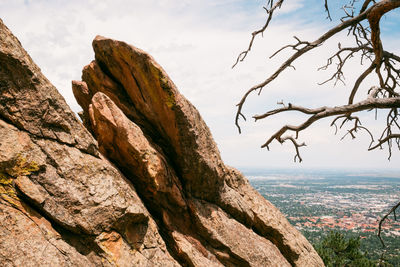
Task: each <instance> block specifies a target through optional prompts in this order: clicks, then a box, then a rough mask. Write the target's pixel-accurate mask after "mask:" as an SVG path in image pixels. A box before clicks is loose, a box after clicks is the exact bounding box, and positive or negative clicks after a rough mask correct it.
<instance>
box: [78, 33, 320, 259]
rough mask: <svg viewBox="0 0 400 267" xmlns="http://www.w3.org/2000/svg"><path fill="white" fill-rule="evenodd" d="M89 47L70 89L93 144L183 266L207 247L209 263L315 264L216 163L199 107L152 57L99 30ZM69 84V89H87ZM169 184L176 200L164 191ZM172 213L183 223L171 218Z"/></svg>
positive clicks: (307, 249)
mask: <svg viewBox="0 0 400 267" xmlns="http://www.w3.org/2000/svg"><path fill="white" fill-rule="evenodd" d="M93 48H94V51H95V58H96V60H95V61H93V62H92V63H90V64H89V65H88V66H86V67H85V68H84V69H83V75H82V79H83V81H84V82H85V83H86V85H87V88H88V91H89V92H90V93H89V94H85V91H84V90H82V92H77V93H76V94H75V95H77V96H78V101H79V102H80V103H83V104H82V108H83V110H84V113H86V116H87V117H89V118H90V121H91V127H92V128H93V129H94V133H95V137H96V139H97V140H98V142H99V146H100V150H101V151H102V153H103V154H104V155H105V156H106V157H108V158H110V159H111V160H112V161H113V162H114V163H115V164H116V165H117V166H118V167H119V168H120V170H122V171H123V172H124V174H125V175H126V176H127V177H128V178H129V179H130V180H131V181H132V183H133V184H134V185H135V187H136V188H137V189H138V190H139V192H140V197H141V198H142V199H143V201H144V202H145V203H146V205H147V207H148V208H149V211H150V213H151V214H153V215H154V216H155V217H156V218H157V219H156V221H157V223H158V226H159V227H160V228H161V229H164V231H162V232H164V233H165V235H164V239H165V240H166V241H167V245H168V246H169V247H170V248H171V249H172V250H171V251H173V254H174V255H175V256H177V257H178V259H179V260H180V261H181V262H184V263H185V264H189V265H198V264H199V262H201V261H202V260H203V262H204V264H205V262H206V261H204V259H202V260H200V259H201V258H202V257H201V256H199V255H203V256H205V257H208V258H210V256H209V255H210V253H211V254H212V255H213V257H211V258H210V259H212V260H211V262H212V264H221V263H222V264H224V265H232V266H235V265H243V266H246V265H251V266H259V265H260V263H261V262H263V263H264V264H265V265H266V266H268V265H270V266H274V264H278V265H282V266H284V265H285V264H286V265H287V264H291V265H296V266H323V263H322V261H321V259H320V258H319V256H318V255H317V254H316V252H315V250H314V249H313V247H312V246H311V245H310V244H309V243H308V241H307V240H306V239H305V238H304V237H303V236H302V235H301V234H300V233H299V232H298V231H297V230H296V229H294V228H293V227H292V226H291V225H290V224H289V222H288V221H287V220H286V218H285V217H284V216H283V215H282V214H281V213H280V212H279V211H278V210H277V209H276V208H275V207H274V206H273V205H272V204H271V203H269V202H268V201H267V200H265V198H263V197H262V196H261V195H260V194H258V193H257V192H256V191H255V190H254V189H253V188H252V187H251V186H250V185H249V183H248V181H247V180H246V178H244V177H243V175H242V174H241V173H240V172H238V171H237V170H235V169H233V168H230V167H227V166H225V165H224V163H223V162H222V160H221V157H220V154H219V151H218V149H217V147H216V144H215V142H214V141H213V139H212V136H211V134H210V131H209V129H208V127H207V126H206V124H205V123H204V121H203V120H202V119H201V117H200V115H199V113H198V111H197V110H196V109H195V108H194V107H193V106H192V105H191V104H190V102H189V101H187V100H186V99H185V98H184V97H183V96H182V95H181V94H180V93H179V92H178V90H177V89H176V87H175V85H174V84H173V82H172V81H171V80H170V79H169V78H168V76H167V74H166V73H165V71H164V70H163V69H162V68H161V67H160V66H159V65H158V64H157V63H156V62H155V61H154V59H153V58H152V57H151V56H150V55H148V54H146V53H145V52H143V51H142V50H140V49H137V48H135V47H133V46H130V45H128V44H126V43H124V42H120V41H116V40H111V39H107V38H105V37H101V36H97V37H96V38H95V40H94V41H93ZM80 83H81V82H73V85H74V84H76V85H78V84H80ZM76 85H74V87H75V90H77V91H79V88H81V87H82V88H85V87H84V86H76ZM88 97H91V101H92V102H91V104H88V103H89V101H88V100H89V99H88ZM143 144H145V146H143ZM144 147H145V148H144ZM138 159H141V161H142V162H141V163H140V162H139V163H138ZM139 165H142V167H138V166H139ZM155 166H157V167H155ZM143 167H145V168H144V171H143ZM151 170H155V172H153V173H157V174H153V175H152V174H151V173H152V171H151ZM146 172H147V173H146ZM146 177H150V178H146ZM156 177H163V178H156ZM164 177H169V178H164ZM155 181H157V182H155ZM156 184H157V186H155V185H156ZM139 188H140V189H139ZM177 190H182V192H183V193H182V194H181V195H182V197H178V198H177V197H176V196H178V195H179V194H175V193H172V192H177ZM174 195H175V197H174ZM178 199H182V200H183V201H178ZM178 203H179V204H178ZM199 203H200V204H199ZM202 203H204V204H202ZM184 205H186V208H184V207H183V206H184ZM174 209H177V210H179V213H181V214H182V215H181V217H183V218H186V217H188V218H190V219H185V220H183V221H182V220H179V219H177V215H176V213H174ZM205 210H207V211H210V210H212V211H213V213H215V214H216V216H215V218H213V219H211V220H210V218H207V216H204V211H205ZM186 211H188V213H189V214H187V213H186ZM228 218H229V219H228ZM226 221H229V223H226ZM177 225H179V227H176V226H177ZM233 225H234V226H233ZM226 229H229V230H230V231H225V230H226ZM245 229H253V230H252V231H248V232H246V231H247V230H245ZM253 231H254V232H253ZM243 233H245V235H247V236H248V238H250V240H251V241H249V242H250V243H251V242H254V243H252V244H253V245H252V247H253V248H254V247H257V248H263V249H261V251H263V252H261V251H260V250H257V249H253V250H251V249H250V250H249V249H248V245H247V243H249V242H247V243H243V242H236V241H237V240H236V241H235V239H234V238H235V237H236V238H237V239H239V240H240V239H241V238H242V239H241V240H245V238H244V236H243V235H242V234H243ZM194 240H197V242H195V241H194ZM188 246H189V247H188ZM261 254H263V256H261ZM263 257H264V258H263ZM216 260H217V261H218V262H219V263H218V262H216ZM209 264H211V263H210V262H209V263H207V265H209Z"/></svg>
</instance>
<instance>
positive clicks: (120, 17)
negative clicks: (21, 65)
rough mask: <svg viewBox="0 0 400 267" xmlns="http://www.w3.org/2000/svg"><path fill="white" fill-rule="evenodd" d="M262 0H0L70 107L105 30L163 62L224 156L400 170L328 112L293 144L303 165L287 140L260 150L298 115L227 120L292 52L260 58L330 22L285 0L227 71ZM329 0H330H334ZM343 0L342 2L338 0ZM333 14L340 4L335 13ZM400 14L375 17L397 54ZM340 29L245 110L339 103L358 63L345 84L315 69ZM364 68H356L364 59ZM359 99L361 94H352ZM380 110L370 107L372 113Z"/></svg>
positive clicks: (260, 17)
mask: <svg viewBox="0 0 400 267" xmlns="http://www.w3.org/2000/svg"><path fill="white" fill-rule="evenodd" d="M265 2H266V1H261V0H158V1H156V0H146V1H143V0H102V1H98V0H79V1H78V0H69V1H67V0H0V18H1V19H3V21H4V23H5V24H6V25H7V26H8V27H9V28H10V29H11V31H12V32H13V33H14V34H15V35H16V36H17V37H18V38H19V40H20V41H21V43H22V45H23V46H24V47H25V49H26V50H27V51H28V53H29V54H30V55H31V57H32V58H33V60H34V61H35V62H36V63H37V64H38V65H39V67H40V68H41V69H42V71H43V73H44V74H45V75H46V76H47V77H48V79H49V80H50V81H51V82H52V83H53V84H54V85H55V86H56V87H57V88H58V89H59V91H60V92H61V94H62V95H63V96H64V97H65V99H66V101H67V102H68V104H69V105H70V106H71V108H72V109H73V110H74V111H75V112H78V111H79V110H80V107H79V106H78V105H77V103H76V102H75V100H74V98H73V95H72V90H71V80H79V79H80V75H81V69H82V68H83V66H85V65H86V64H88V63H89V62H90V61H91V60H92V59H93V58H94V55H93V51H92V48H91V41H92V40H93V38H94V37H95V36H96V35H103V36H106V37H111V38H114V39H119V40H123V41H126V42H128V43H130V44H133V45H135V46H137V47H139V48H141V49H143V50H145V51H147V52H149V53H150V54H152V55H153V56H154V57H155V59H156V60H157V61H158V62H159V63H160V64H161V65H162V66H163V68H164V69H165V70H166V71H167V73H168V74H169V76H170V77H171V78H172V80H173V81H174V82H175V84H176V85H177V86H178V88H179V90H180V91H181V92H182V93H183V94H184V95H185V96H186V97H187V98H188V99H189V100H190V101H191V102H192V103H193V104H194V105H195V106H196V107H197V108H198V109H199V111H200V113H201V115H202V116H203V118H204V120H205V121H206V123H207V124H208V125H209V127H210V128H211V131H212V133H213V135H214V139H215V140H216V142H217V144H218V146H219V148H220V151H221V153H222V157H223V159H224V160H225V162H226V163H228V164H230V165H232V166H235V167H238V168H242V169H244V168H265V169H268V168H294V169H302V168H352V169H353V168H362V169H386V170H388V169H390V170H395V169H399V162H400V153H399V151H397V150H396V151H394V153H393V156H392V159H391V161H388V160H387V157H388V152H387V150H377V151H372V152H368V151H367V147H368V145H369V140H368V136H367V135H366V134H365V133H362V132H361V133H360V134H359V135H358V138H357V139H355V140H351V139H350V138H349V137H347V138H345V139H344V140H342V141H340V139H341V136H342V135H343V134H344V133H345V131H341V132H339V134H338V135H334V129H333V128H331V127H329V124H330V122H331V120H330V119H326V120H323V121H320V122H318V123H316V124H315V125H313V126H312V127H310V128H309V129H307V130H306V131H304V132H302V133H301V134H300V140H301V141H304V142H306V144H307V147H304V148H302V149H301V154H302V157H303V160H304V161H303V163H301V164H299V163H294V162H293V156H294V150H293V147H292V146H291V144H289V143H287V144H284V145H280V144H278V143H276V142H274V143H273V144H272V145H271V147H270V148H271V151H267V150H266V149H261V148H260V146H261V144H263V143H264V142H265V140H266V139H267V138H268V137H269V136H270V135H271V134H273V133H274V132H275V131H276V130H278V129H279V128H280V127H281V126H282V125H283V124H286V123H291V124H298V123H300V121H302V120H304V119H305V117H303V116H299V115H296V114H289V113H288V114H283V115H280V116H277V117H275V118H271V119H268V120H262V121H259V122H257V123H255V122H254V121H253V120H251V119H249V120H248V121H246V122H242V124H241V125H242V134H241V135H239V134H238V131H237V129H236V128H235V126H234V116H235V111H236V107H235V104H236V103H237V102H238V101H239V100H240V98H241V96H242V94H244V92H245V91H246V90H247V89H248V88H250V87H251V86H253V85H254V84H256V83H259V82H261V81H263V80H264V79H265V78H266V77H267V75H269V74H271V73H272V72H273V71H274V68H276V67H278V66H279V65H280V63H282V61H283V60H284V59H285V57H287V56H288V55H290V53H288V52H286V53H282V54H280V55H278V56H277V57H275V58H273V59H268V57H269V56H270V55H271V54H272V53H273V52H274V51H275V50H276V49H278V48H279V47H281V46H283V45H285V44H288V43H289V42H293V36H294V35H296V36H298V37H299V38H301V39H303V40H310V41H311V40H313V39H316V38H317V37H318V36H319V35H321V34H322V33H323V32H324V31H325V30H327V29H328V28H329V27H330V26H333V25H335V22H329V21H327V20H325V17H326V14H324V12H323V5H322V4H323V3H322V2H323V1H318V0H304V1H302V0H294V1H293V0H292V1H289V0H288V1H287V3H286V2H285V3H284V5H283V7H282V9H281V10H280V13H279V15H278V16H277V17H276V18H275V19H276V20H273V22H272V24H271V28H270V29H269V30H268V31H267V32H266V33H265V34H264V37H263V38H257V39H256V42H255V45H254V48H253V50H252V52H251V53H250V54H249V56H248V57H247V59H246V61H245V62H243V63H241V64H239V65H238V66H237V67H236V68H234V69H231V66H232V64H233V63H234V61H235V59H236V56H237V55H238V53H239V52H240V51H242V50H243V49H245V48H246V47H247V45H248V42H249V38H250V33H251V32H252V31H254V30H255V29H258V28H259V27H260V26H262V24H263V22H264V19H265V11H264V10H263V9H262V6H263V5H264V4H265ZM336 2H337V1H336ZM339 2H341V4H342V3H345V1H339ZM333 16H334V20H335V19H338V18H339V16H340V12H339V11H338V12H333ZM399 21H400V14H399V11H398V10H396V11H394V12H392V14H390V16H388V17H386V18H384V19H383V21H382V23H383V25H382V31H383V34H384V36H383V39H384V41H385V48H386V49H387V50H390V51H392V52H397V53H400V49H399V47H398V42H399V40H400V31H399V30H396V28H400V27H399V25H400V23H399ZM343 38H345V36H344V35H341V36H338V38H336V39H334V40H332V41H330V42H327V43H326V44H325V46H324V47H323V48H318V49H317V50H316V51H314V52H312V53H311V54H310V55H308V56H307V57H305V58H303V59H301V60H299V61H297V62H296V63H295V64H294V66H295V67H296V71H294V70H287V71H285V72H284V73H283V74H282V75H281V76H280V77H279V79H278V80H276V81H274V82H273V83H271V84H270V86H269V88H266V89H264V91H263V93H262V94H261V95H260V96H258V97H257V96H256V95H252V96H251V97H250V98H249V100H248V102H247V104H246V105H245V108H244V112H245V115H247V117H248V118H251V116H252V115H254V114H260V113H263V112H264V111H266V110H267V109H273V108H275V107H276V102H277V101H280V100H283V101H285V102H291V103H296V104H299V105H304V106H309V107H317V106H320V105H330V106H332V105H339V104H343V103H345V101H346V98H347V94H348V93H347V92H348V90H349V87H350V86H351V85H352V82H353V81H354V78H355V77H356V76H355V75H357V74H359V73H360V72H361V71H362V70H361V69H359V66H358V65H357V64H358V61H357V60H355V61H354V63H350V64H349V66H348V68H347V71H348V72H347V73H348V74H347V75H346V83H347V84H346V85H342V84H338V85H336V86H333V84H328V85H326V86H319V85H318V84H317V83H318V82H321V81H323V80H324V79H326V78H328V77H329V75H331V74H332V71H333V69H330V70H328V71H325V72H321V71H319V72H317V71H316V69H317V68H318V67H320V66H322V65H324V63H325V61H326V58H327V56H328V55H330V54H332V53H333V51H334V49H335V48H336V47H337V42H338V41H339V39H342V40H341V42H342V43H346V41H343ZM363 68H364V67H363ZM363 97H365V95H363V94H360V96H359V100H360V99H362V98H363ZM379 116H380V118H383V113H382V114H381V113H378V118H379ZM360 117H361V118H362V120H363V121H364V125H365V126H369V127H371V128H372V129H373V130H374V129H375V130H376V131H378V130H380V129H381V127H382V125H381V124H379V121H378V122H377V121H374V120H373V119H372V118H373V117H374V114H373V113H372V112H371V113H365V114H361V115H360Z"/></svg>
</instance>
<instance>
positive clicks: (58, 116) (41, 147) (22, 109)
mask: <svg viewBox="0 0 400 267" xmlns="http://www.w3.org/2000/svg"><path fill="white" fill-rule="evenodd" d="M0 44H1V45H0V140H1V142H0V194H1V195H0V217H1V218H0V225H1V226H0V263H1V264H0V265H2V266H34V265H37V266H138V265H139V266H153V265H155V266H179V264H178V262H176V260H175V259H174V258H173V257H172V256H171V255H170V253H169V252H168V249H167V247H166V245H165V242H164V240H163V239H162V237H161V235H160V233H159V230H158V227H157V224H156V222H155V221H154V220H153V219H152V216H151V215H150V214H149V213H148V211H147V209H146V208H145V206H144V204H143V202H142V201H141V199H140V198H139V197H138V195H137V193H136V191H135V188H134V187H133V186H132V185H131V183H129V182H128V181H127V179H126V178H125V177H124V176H123V174H122V173H121V172H120V171H119V170H118V169H117V168H115V167H114V166H113V165H112V164H111V163H110V162H109V161H108V160H107V159H105V158H104V157H103V156H102V155H101V154H100V153H99V151H98V147H97V142H96V140H94V139H93V137H92V136H91V135H90V133H89V132H88V131H87V130H86V129H85V128H84V127H83V126H82V124H81V123H80V122H79V121H78V119H77V118H76V117H75V116H74V114H73V112H72V111H71V110H70V108H69V107H68V106H67V105H66V103H65V101H64V99H63V98H62V96H61V95H60V94H59V93H58V91H57V90H56V88H55V87H54V86H53V85H52V84H51V83H50V82H49V81H48V80H47V79H46V78H45V77H44V76H43V75H42V73H41V72H40V69H39V68H38V67H37V66H36V65H35V64H34V63H33V62H32V59H31V58H30V57H29V56H28V54H27V53H26V52H25V50H24V49H23V48H22V47H21V44H20V43H19V41H18V40H17V39H16V38H15V37H14V36H13V35H12V34H11V32H10V31H9V30H8V29H7V27H6V26H5V25H4V24H3V22H2V21H1V20H0Z"/></svg>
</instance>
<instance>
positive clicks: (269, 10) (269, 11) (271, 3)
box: [232, 0, 284, 68]
mask: <svg viewBox="0 0 400 267" xmlns="http://www.w3.org/2000/svg"><path fill="white" fill-rule="evenodd" d="M283 1H284V0H279V1H278V2H276V3H274V0H268V3H267V6H268V5H269V6H270V7H269V8H268V7H264V9H265V11H266V12H267V14H268V16H267V20H266V22H265V24H264V26H263V27H262V28H261V29H259V30H257V31H255V32H253V33H252V34H251V40H250V43H249V47H248V48H247V49H246V50H245V51H243V52H241V53H240V54H239V56H238V57H237V59H236V62H235V64H233V66H232V68H234V67H235V66H236V65H237V64H238V63H239V61H240V62H241V61H243V60H244V59H245V58H246V56H247V53H249V52H250V50H251V48H252V47H253V42H254V38H256V36H257V35H259V34H263V33H264V31H265V30H266V29H267V27H268V25H269V23H270V21H271V19H272V15H273V14H274V11H275V10H276V9H277V8H281V6H282V3H283Z"/></svg>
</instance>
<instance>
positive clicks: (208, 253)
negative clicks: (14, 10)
mask: <svg viewBox="0 0 400 267" xmlns="http://www.w3.org/2000/svg"><path fill="white" fill-rule="evenodd" d="M93 48H94V51H95V60H94V61H93V62H91V63H90V64H89V65H87V66H86V67H84V69H83V74H82V80H83V81H73V83H72V87H73V92H74V95H75V97H76V99H77V101H78V103H79V104H80V105H81V107H82V109H83V112H82V113H81V114H80V115H81V118H82V121H83V124H82V123H81V122H80V121H79V120H78V119H77V118H76V117H75V115H74V113H73V112H72V111H71V110H70V108H69V107H68V106H67V105H66V103H65V101H64V99H63V98H62V97H61V95H60V94H59V93H58V92H57V90H56V88H55V87H54V86H53V85H52V84H51V83H50V82H49V81H48V80H47V79H46V78H45V77H44V76H43V75H42V73H41V72H40V69H39V68H38V67H37V66H36V65H35V64H34V63H33V61H32V59H31V58H30V57H29V55H28V54H27V53H26V51H25V50H24V49H23V48H22V47H21V44H20V43H19V41H18V40H17V39H16V38H15V37H14V36H13V35H12V33H11V32H10V31H9V30H8V29H7V27H6V26H5V25H4V24H3V22H2V21H1V20H0V194H1V195H0V264H1V265H2V266H34V265H38V266H323V263H322V261H321V259H320V258H319V256H318V255H317V254H316V252H315V251H314V249H313V247H312V246H311V245H310V244H309V243H308V241H307V240H306V239H305V238H304V237H303V236H302V235H301V234H300V233H299V232H298V231H297V230H296V229H295V228H293V227H292V226H291V225H290V224H289V222H288V221H287V220H286V218H285V217H284V216H283V215H282V214H281V213H280V212H279V211H278V210H277V209H276V208H275V207H274V206H273V205H272V204H271V203H269V202H268V201H267V200H265V199H264V198H263V197H262V196H261V195H260V194H258V192H256V191H255V190H254V189H253V188H252V187H251V186H250V185H249V183H248V181H247V180H246V178H245V177H243V175H242V174H241V173H240V172H239V171H237V170H235V169H233V168H230V167H228V166H225V165H224V163H223V161H222V160H221V157H220V154H219V151H218V149H217V146H216V144H215V142H214V141H213V139H212V136H211V134H210V131H209V129H208V127H207V126H206V124H205V123H204V121H203V120H202V119H201V117H200V115H199V112H198V111H197V110H196V108H195V107H194V106H193V105H191V104H190V102H189V101H188V100H186V99H185V98H184V97H183V96H182V95H181V94H180V93H179V92H178V90H177V89H176V87H175V85H174V84H173V82H172V81H171V80H170V79H169V77H168V75H167V74H166V73H165V72H164V70H163V69H162V68H161V67H160V66H159V65H158V64H157V63H156V62H155V61H154V59H153V58H152V57H151V56H149V55H148V54H147V53H145V52H143V51H142V50H139V49H137V48H135V47H133V46H130V45H128V44H126V43H124V42H120V41H115V40H111V39H107V38H104V37H100V36H98V37H96V39H95V40H94V41H93ZM83 125H85V127H84V126H83ZM93 137H94V138H93Z"/></svg>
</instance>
